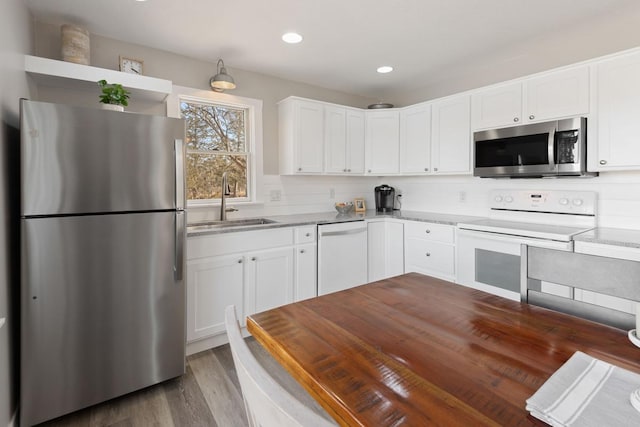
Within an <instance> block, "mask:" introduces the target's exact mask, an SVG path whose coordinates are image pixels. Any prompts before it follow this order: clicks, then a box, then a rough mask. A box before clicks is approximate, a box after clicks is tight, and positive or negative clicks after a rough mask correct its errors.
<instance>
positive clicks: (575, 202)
mask: <svg viewBox="0 0 640 427" xmlns="http://www.w3.org/2000/svg"><path fill="white" fill-rule="evenodd" d="M583 203H584V201H583V200H582V199H573V205H574V206H582V204H583Z"/></svg>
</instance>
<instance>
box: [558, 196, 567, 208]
mask: <svg viewBox="0 0 640 427" xmlns="http://www.w3.org/2000/svg"><path fill="white" fill-rule="evenodd" d="M560 204H561V205H565V206H566V205H568V204H569V199H567V198H565V197H563V198H562V199H560Z"/></svg>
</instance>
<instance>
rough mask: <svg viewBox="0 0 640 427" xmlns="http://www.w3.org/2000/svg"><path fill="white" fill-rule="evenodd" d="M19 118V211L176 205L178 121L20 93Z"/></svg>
mask: <svg viewBox="0 0 640 427" xmlns="http://www.w3.org/2000/svg"><path fill="white" fill-rule="evenodd" d="M21 120H22V123H21V175H22V215H23V216H33V215H59V214H78V213H97V212H129V211H150V210H166V209H181V208H182V206H183V200H184V191H183V185H184V175H183V174H184V168H183V164H182V162H183V154H184V153H183V151H182V150H184V148H183V144H182V140H183V139H184V137H185V125H184V121H183V120H181V119H173V118H167V117H161V116H150V115H143V114H135V113H122V112H117V111H107V110H100V109H96V108H79V107H72V106H68V105H58V104H50V103H45V102H34V101H24V100H23V101H22V103H21ZM176 162H178V164H177V163H176ZM176 171H177V172H178V173H176Z"/></svg>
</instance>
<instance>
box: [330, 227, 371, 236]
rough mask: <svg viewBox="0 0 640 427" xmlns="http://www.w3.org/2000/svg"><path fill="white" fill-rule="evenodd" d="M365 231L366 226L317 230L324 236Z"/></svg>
mask: <svg viewBox="0 0 640 427" xmlns="http://www.w3.org/2000/svg"><path fill="white" fill-rule="evenodd" d="M366 231H367V227H362V228H352V229H350V230H340V231H322V230H320V231H319V234H320V236H321V237H324V236H346V235H348V234H358V233H364V232H366Z"/></svg>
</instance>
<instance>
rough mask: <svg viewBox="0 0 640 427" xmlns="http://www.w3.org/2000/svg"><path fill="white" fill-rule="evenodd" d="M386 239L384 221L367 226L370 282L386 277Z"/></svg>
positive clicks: (373, 222)
mask: <svg viewBox="0 0 640 427" xmlns="http://www.w3.org/2000/svg"><path fill="white" fill-rule="evenodd" d="M384 237H385V223H384V221H372V222H369V223H368V224H367V258H368V260H367V265H368V270H369V271H368V277H367V279H368V281H369V282H374V281H376V280H381V279H384V278H385V277H386V269H385V252H386V251H385V239H384Z"/></svg>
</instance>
